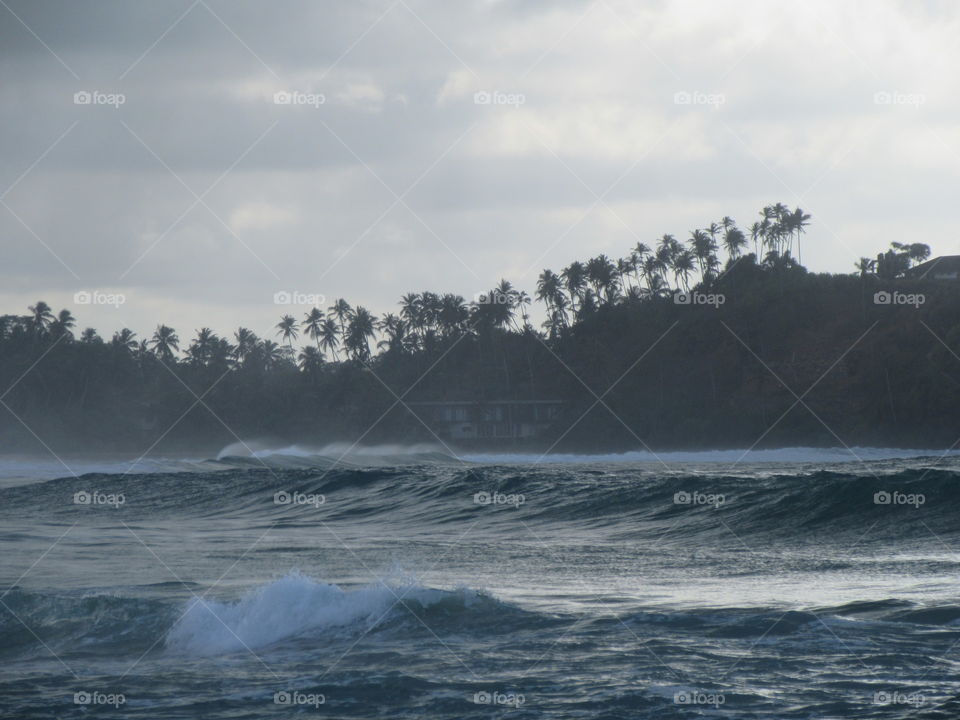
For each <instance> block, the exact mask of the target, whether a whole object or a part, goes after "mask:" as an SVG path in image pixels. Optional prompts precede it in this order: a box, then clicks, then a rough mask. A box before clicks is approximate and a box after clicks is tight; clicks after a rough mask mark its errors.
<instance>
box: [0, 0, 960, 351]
mask: <svg viewBox="0 0 960 720" xmlns="http://www.w3.org/2000/svg"><path fill="white" fill-rule="evenodd" d="M8 5H9V8H10V10H9V11H8V10H7V9H4V8H0V18H2V20H0V47H2V48H3V50H2V55H0V80H2V85H0V87H2V90H0V92H2V98H3V102H2V103H0V123H2V125H3V127H4V133H3V134H2V135H0V157H2V158H3V163H2V166H0V193H2V192H3V191H4V190H5V189H6V188H8V187H9V186H10V185H11V184H13V183H15V182H16V185H15V186H14V187H13V189H12V190H10V191H9V192H8V193H7V194H6V195H4V196H3V201H4V203H5V204H6V205H7V206H8V208H9V209H8V208H4V207H2V206H0V237H2V238H3V244H4V248H5V250H6V252H5V256H6V258H5V262H4V263H3V265H2V266H0V283H2V285H0V301H2V302H3V304H4V311H5V312H12V311H19V310H22V309H23V308H25V306H26V305H27V304H29V303H32V302H33V301H35V300H36V299H38V298H40V297H43V298H46V299H48V300H49V301H50V302H51V303H52V304H54V305H55V306H58V307H59V306H69V305H71V304H72V297H73V293H74V292H76V291H77V290H79V289H93V288H101V289H116V290H118V291H122V292H124V293H125V294H126V295H127V296H128V298H129V299H128V302H127V303H126V304H125V305H124V307H122V308H120V309H113V308H102V307H92V306H86V307H75V308H74V311H75V314H77V315H78V317H79V320H80V323H81V324H82V325H94V326H96V327H98V328H99V329H100V330H101V331H102V332H104V333H107V332H109V331H111V330H113V329H115V328H116V327H119V326H120V325H123V324H126V325H129V326H131V327H133V328H134V329H135V330H137V331H138V332H140V333H146V332H149V330H150V329H151V328H152V326H153V325H154V324H156V322H159V321H163V322H167V323H168V324H172V325H174V326H175V327H177V328H178V329H179V330H180V332H181V335H182V336H183V335H188V334H190V332H191V331H192V330H193V329H194V328H196V327H199V326H201V325H211V326H213V327H215V329H218V330H221V331H227V330H229V329H230V328H231V327H234V326H236V325H238V324H240V323H241V322H242V323H245V324H248V325H250V326H252V327H254V329H256V330H257V331H258V332H261V333H269V332H270V328H271V327H272V325H273V324H274V323H275V322H276V316H277V315H279V313H280V312H281V311H282V309H280V310H278V308H277V307H276V306H274V305H273V304H272V301H271V299H272V295H273V293H274V292H276V291H278V290H284V289H286V290H299V291H301V292H304V293H322V294H324V295H326V296H327V298H328V299H329V300H331V301H332V299H333V298H335V297H338V296H345V297H348V298H349V299H350V300H351V301H352V302H354V303H360V304H364V305H367V306H368V307H371V308H372V309H375V310H377V311H381V312H382V311H385V310H388V309H391V308H392V307H393V306H394V305H395V303H396V300H397V298H399V296H400V295H401V294H402V293H403V292H405V291H407V290H420V289H426V288H430V289H435V290H438V291H456V292H460V293H461V294H463V295H465V296H467V297H471V296H472V295H473V294H474V293H476V292H478V291H480V290H482V289H484V288H485V287H488V286H491V285H492V284H493V283H495V282H496V281H497V280H498V279H499V278H500V277H501V276H506V277H508V278H510V279H511V280H513V281H514V282H515V283H516V284H517V285H519V286H520V287H523V288H526V289H527V290H528V291H530V290H532V289H533V286H534V283H535V280H536V275H537V274H538V273H539V271H540V269H542V268H543V267H547V266H552V267H554V268H555V269H559V268H560V267H561V266H562V265H564V264H566V263H568V262H570V261H571V260H573V259H575V258H583V257H586V256H588V255H589V254H595V253H598V252H606V253H608V254H611V255H614V256H615V255H618V254H623V253H625V252H626V251H627V249H628V248H630V247H632V246H633V245H634V244H635V243H636V242H637V240H638V239H640V240H643V241H645V242H648V243H650V242H651V241H653V240H654V238H656V237H657V236H659V235H661V234H663V233H665V232H670V233H673V234H675V235H677V236H679V237H685V236H686V234H687V233H688V232H689V231H690V230H692V229H694V228H696V227H700V226H702V225H704V224H707V223H709V222H710V221H712V220H717V219H719V217H720V216H722V215H725V214H730V215H732V216H734V217H735V218H736V219H738V220H739V221H740V223H741V224H742V225H749V223H750V222H752V220H753V217H752V214H753V213H754V212H756V210H758V209H759V207H760V206H762V205H763V204H766V203H769V202H773V201H776V200H783V201H784V202H787V203H789V204H801V205H802V206H803V207H804V208H805V209H807V210H808V211H809V212H812V213H813V216H814V224H813V227H812V230H811V233H810V235H809V237H808V238H806V239H805V244H804V261H805V262H806V263H807V264H808V265H810V266H811V268H812V269H815V270H830V271H844V272H846V271H851V270H852V268H853V263H854V261H855V260H856V259H857V258H858V257H859V256H860V255H872V254H875V253H876V251H877V250H878V249H880V248H882V247H883V246H885V245H886V244H887V243H889V242H890V241H892V240H903V239H904V238H909V239H911V240H914V239H918V238H919V239H921V240H925V241H928V242H931V243H932V244H933V246H934V249H935V251H939V252H942V253H946V252H957V251H960V248H958V247H956V242H954V241H951V240H949V238H950V237H951V235H950V233H948V232H946V229H947V227H948V225H947V223H950V225H951V226H952V218H949V219H948V215H949V214H951V203H950V202H949V200H950V199H952V196H953V187H954V183H955V181H956V180H955V177H956V167H957V162H956V159H957V157H958V154H960V131H958V129H957V128H956V126H955V124H954V123H953V121H952V118H953V117H954V116H955V112H956V110H957V104H958V99H957V97H956V96H955V92H954V90H953V87H952V84H951V78H952V74H951V68H952V67H955V62H956V60H957V57H956V56H957V53H958V52H960V50H958V49H957V48H956V47H955V43H954V42H953V38H954V37H955V34H956V30H957V25H958V11H957V9H956V8H955V7H954V6H953V5H952V4H949V3H944V4H941V3H936V2H929V3H924V4H922V5H918V4H903V3H899V2H895V1H894V0H888V1H881V2H876V3H872V4H871V5H870V12H869V14H868V13H866V12H863V13H861V12H859V11H858V10H857V8H856V7H855V6H853V5H847V4H841V5H840V6H838V5H837V4H835V3H829V2H826V1H823V2H812V3H806V4H803V5H802V6H798V5H797V4H795V3H788V2H761V1H759V0H751V1H747V0H744V1H742V2H732V1H731V2H719V3H711V4H709V5H708V4H704V3H699V2H692V1H688V0H676V1H671V2H668V1H664V2H659V3H645V4H643V5H642V6H638V5H635V4H632V3H624V2H616V1H615V0H599V1H598V2H593V3H590V2H574V1H572V0H571V1H568V2H550V3H547V2H519V0H512V1H506V0H505V1H502V2H492V1H487V0H483V1H481V0H477V1H475V2H467V3H441V2H436V1H434V0H431V1H426V0H423V1H421V2H413V1H412V0H406V1H405V2H401V3H396V4H393V3H390V2H378V3H373V2H352V3H343V4H338V5H331V4H327V3H314V2H281V3H264V2H230V3H227V2H223V1H222V0H207V2H206V3H198V4H196V5H193V4H192V3H191V2H188V1H182V2H168V3H149V4H140V3H127V2H112V3H111V2H102V1H100V0H97V2H92V1H91V2H87V1H81V2H50V1H49V0H40V1H39V2H26V1H25V0H21V1H19V2H8ZM191 8H192V9H191ZM11 11H12V12H11ZM13 13H15V14H16V15H17V16H19V18H20V19H21V20H22V21H23V23H24V24H26V26H29V28H30V29H29V30H28V29H27V28H26V27H25V26H24V24H21V22H19V21H18V20H17V19H16V18H15V17H14V15H13ZM178 19H179V21H178ZM174 23H176V24H175V25H174ZM171 26H173V27H172V28H171ZM31 31H32V32H33V33H36V36H38V37H39V39H38V37H35V36H34V35H33V34H32V33H31ZM41 41H42V42H41ZM44 43H45V44H46V46H47V47H45V46H44ZM48 48H49V49H48ZM53 53H55V54H56V55H57V56H59V58H60V60H62V62H63V64H61V62H60V60H58V59H57V58H56V57H54V55H53ZM74 74H76V76H77V77H74ZM81 91H100V92H103V93H122V94H123V96H124V103H123V104H122V105H120V106H119V107H112V106H110V105H100V106H96V105H77V104H75V102H74V93H76V92H81ZM279 91H298V92H301V93H311V94H314V95H320V94H322V95H323V97H324V102H323V103H322V104H319V103H318V104H317V105H316V106H312V105H309V104H306V105H295V104H291V105H277V104H275V103H274V93H276V92H279ZM477 92H489V93H494V92H500V93H502V94H503V96H504V97H506V96H509V95H511V94H513V95H517V96H522V103H517V104H516V105H511V104H497V103H496V102H491V103H490V104H486V105H485V104H479V105H478V104H475V102H474V94H475V93H477ZM880 92H887V93H890V94H891V97H892V98H893V101H892V102H890V103H889V104H883V103H882V102H881V104H878V103H877V102H876V94H877V93H880ZM677 93H688V94H690V96H691V97H694V98H701V99H702V98H707V97H709V96H713V97H714V98H717V97H720V98H722V103H718V106H717V107H713V106H710V105H703V104H700V103H699V100H691V102H690V103H689V104H677V102H676V100H675V98H676V95H677ZM911 97H912V98H914V100H916V102H914V103H913V104H910V103H909V102H908V101H909V99H910V98H911ZM64 133H66V135H65V136H63V137H62V139H61V140H60V141H59V142H58V143H57V144H56V145H55V146H54V147H53V148H52V149H50V148H51V145H53V144H54V142H55V141H56V140H57V139H58V138H60V137H61V135H63V134H64ZM44 153H46V154H44ZM34 163H36V165H34ZM31 166H32V167H31ZM228 169H229V172H227V171H228ZM24 173H25V174H24ZM224 173H226V174H225V175H224ZM21 175H22V178H21ZM18 178H20V179H19V180H18ZM615 182H616V185H615V186H614V187H613V188H612V189H611V190H610V191H609V193H608V194H607V195H606V196H605V197H604V202H603V203H597V200H596V195H599V194H602V193H604V192H605V191H606V190H607V188H608V187H610V186H611V185H612V184H613V183H615ZM215 183H216V184H215ZM414 183H416V184H415V186H414V187H412V188H411V185H412V184H414ZM211 185H212V186H213V188H212V189H211V190H210V191H209V194H207V195H205V196H204V197H203V202H202V203H200V204H195V201H196V199H195V197H194V195H193V193H196V194H203V193H205V192H206V191H207V189H208V188H209V187H211ZM408 188H411V189H409V193H408V194H406V195H404V193H407V191H408ZM395 194H396V195H403V202H402V203H398V202H397V200H396V197H395ZM191 205H194V207H193V208H192V209H189V210H188V208H190V207H191ZM391 206H393V207H392V208H391ZM14 213H15V214H16V216H17V217H19V220H18V219H17V217H15V216H14ZM45 245H46V247H45Z"/></svg>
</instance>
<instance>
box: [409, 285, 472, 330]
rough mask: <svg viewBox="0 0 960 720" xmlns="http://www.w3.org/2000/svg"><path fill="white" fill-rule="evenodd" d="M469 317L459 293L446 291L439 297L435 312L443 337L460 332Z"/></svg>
mask: <svg viewBox="0 0 960 720" xmlns="http://www.w3.org/2000/svg"><path fill="white" fill-rule="evenodd" d="M469 319H470V311H469V310H468V309H467V303H466V301H465V300H464V299H463V298H462V297H461V296H460V295H454V294H453V293H446V294H445V295H444V296H443V297H442V298H440V310H439V312H438V313H437V322H438V323H439V325H440V331H441V333H443V335H444V337H450V336H451V335H453V334H455V333H459V332H461V331H462V330H463V328H464V325H465V324H466V322H467V320H469ZM408 327H409V321H408Z"/></svg>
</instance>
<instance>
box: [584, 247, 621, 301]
mask: <svg viewBox="0 0 960 720" xmlns="http://www.w3.org/2000/svg"><path fill="white" fill-rule="evenodd" d="M616 273H617V266H616V265H614V264H613V261H612V260H610V258H608V257H607V256H606V255H603V254H601V255H598V256H597V257H595V258H590V259H589V260H588V261H587V280H588V281H589V282H590V284H591V286H592V287H593V292H594V294H596V296H597V297H604V298H605V299H606V301H607V302H608V303H611V302H613V300H614V299H615V296H616V283H615V280H614V278H615V277H616Z"/></svg>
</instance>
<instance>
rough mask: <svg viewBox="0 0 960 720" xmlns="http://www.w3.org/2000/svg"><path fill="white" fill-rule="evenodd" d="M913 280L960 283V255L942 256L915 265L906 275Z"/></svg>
mask: <svg viewBox="0 0 960 720" xmlns="http://www.w3.org/2000/svg"><path fill="white" fill-rule="evenodd" d="M904 275H905V276H906V277H908V278H911V279H913V280H947V281H953V282H957V281H960V255H941V256H940V257H935V258H933V259H931V260H927V261H926V262H923V263H920V264H919V265H915V266H914V267H912V268H910V269H909V270H907V271H906V273H904Z"/></svg>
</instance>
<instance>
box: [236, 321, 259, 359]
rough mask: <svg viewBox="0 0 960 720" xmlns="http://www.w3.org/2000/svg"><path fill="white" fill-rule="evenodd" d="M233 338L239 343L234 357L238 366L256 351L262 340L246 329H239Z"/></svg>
mask: <svg viewBox="0 0 960 720" xmlns="http://www.w3.org/2000/svg"><path fill="white" fill-rule="evenodd" d="M233 337H234V339H235V340H236V341H237V344H236V345H235V346H234V350H233V356H234V357H235V358H236V360H237V363H238V364H242V363H243V362H244V361H245V360H246V359H247V357H248V356H249V355H250V353H252V352H253V351H254V350H255V349H256V347H257V343H258V342H259V341H260V339H259V338H258V337H257V336H256V335H255V334H254V333H253V332H251V331H250V330H248V329H247V328H245V327H240V328H237V331H236V332H235V333H234V334H233Z"/></svg>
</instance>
